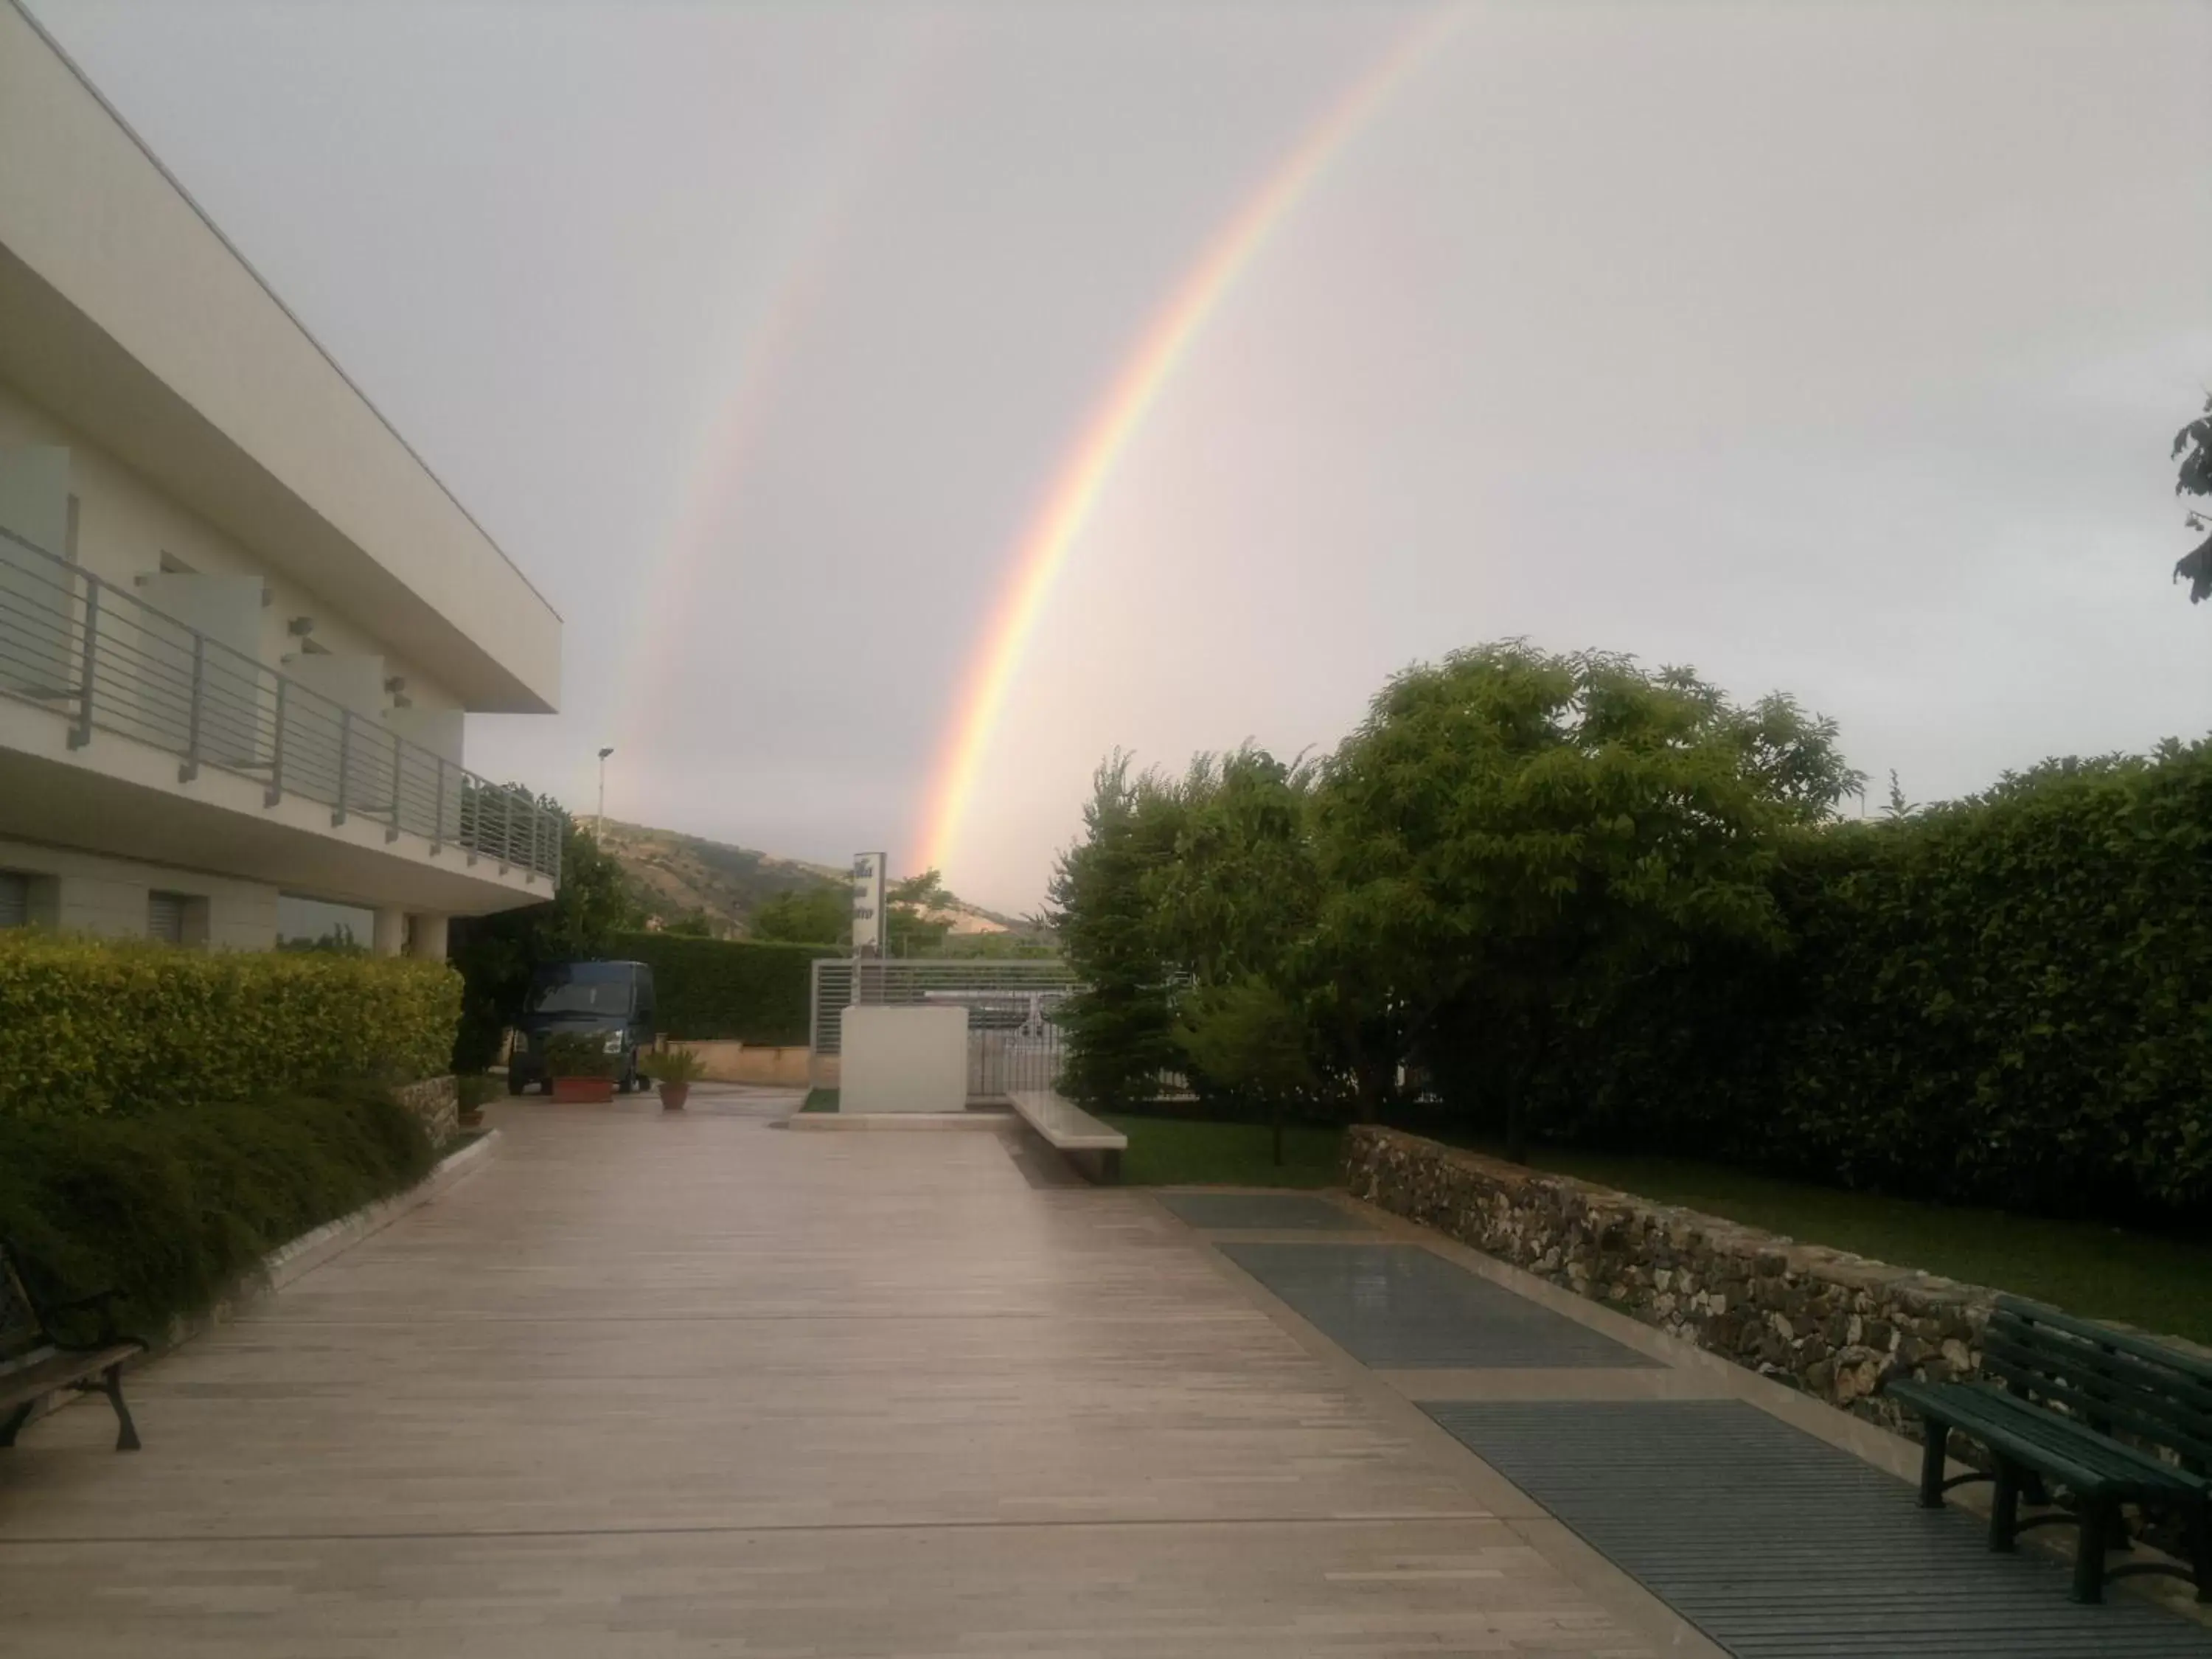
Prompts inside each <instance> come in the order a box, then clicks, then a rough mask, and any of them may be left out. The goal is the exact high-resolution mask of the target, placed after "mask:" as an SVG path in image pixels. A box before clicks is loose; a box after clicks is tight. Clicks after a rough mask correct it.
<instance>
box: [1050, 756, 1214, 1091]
mask: <svg viewBox="0 0 2212 1659" xmlns="http://www.w3.org/2000/svg"><path fill="white" fill-rule="evenodd" d="M1180 817H1181V806H1180V804H1179V803H1178V801H1177V800H1176V798H1175V796H1174V794H1173V793H1171V792H1170V791H1168V790H1166V789H1164V788H1162V787H1160V785H1159V784H1158V781H1157V780H1154V779H1152V778H1150V777H1141V776H1140V777H1134V778H1133V777H1131V776H1130V775H1129V757H1128V756H1127V755H1126V754H1124V753H1122V752H1121V750H1115V752H1114V754H1113V755H1112V756H1111V757H1109V758H1108V759H1107V761H1106V762H1105V763H1104V764H1103V765H1102V766H1100V767H1099V769H1098V772H1097V776H1096V778H1095V779H1094V780H1093V784H1092V790H1091V801H1090V804H1089V805H1087V806H1085V808H1084V811H1083V823H1084V838H1083V840H1081V841H1080V842H1077V843H1076V844H1075V845H1074V846H1073V847H1071V848H1069V849H1068V850H1067V851H1066V853H1064V854H1061V855H1060V863H1059V866H1058V867H1057V868H1056V869H1055V871H1054V874H1053V879H1052V887H1051V894H1050V904H1051V909H1050V912H1049V916H1050V920H1051V921H1052V924H1053V926H1054V927H1055V928H1056V929H1057V930H1058V932H1059V933H1060V943H1061V945H1062V948H1063V950H1064V951H1065V953H1066V958H1067V963H1068V965H1069V966H1070V967H1071V968H1073V969H1074V970H1075V972H1076V974H1077V975H1078V976H1079V978H1080V980H1081V981H1082V984H1083V989H1082V990H1080V991H1079V992H1078V993H1077V994H1074V995H1073V996H1070V997H1069V998H1067V999H1066V1000H1065V1001H1064V1002H1062V1003H1061V1004H1060V1007H1059V1009H1058V1011H1057V1012H1055V1014H1054V1020H1055V1022H1056V1023H1057V1024H1059V1025H1060V1029H1061V1030H1063V1031H1065V1032H1066V1035H1067V1058H1066V1065H1065V1066H1064V1068H1063V1070H1062V1072H1061V1086H1062V1087H1063V1088H1065V1089H1066V1091H1067V1092H1068V1093H1069V1094H1070V1095H1072V1096H1073V1097H1075V1098H1076V1099H1078V1100H1079V1101H1081V1102H1083V1103H1085V1105H1091V1106H1112V1105H1123V1104H1127V1103H1130V1102H1133V1101H1137V1100H1142V1099H1145V1098H1147V1097H1150V1096H1151V1095H1152V1093H1153V1092H1154V1091H1156V1090H1157V1089H1158V1084H1159V1076H1160V1073H1163V1072H1166V1071H1171V1070H1173V1069H1174V1068H1175V1066H1176V1059H1177V1051H1176V1045H1175V1040H1174V1036H1173V1027H1174V1022H1175V1005H1174V999H1173V996H1172V994H1171V992H1170V976H1171V971H1172V970H1171V969H1170V967H1169V965H1168V963H1167V962H1166V961H1165V960H1164V957H1163V954H1162V951H1161V948H1160V941H1159V931H1158V927H1157V925H1156V922H1155V919H1154V914H1153V902H1152V898H1151V896H1149V895H1148V893H1147V891H1146V882H1147V878H1148V877H1150V876H1152V874H1153V873H1154V872H1157V871H1158V870H1159V869H1160V868H1161V867H1162V866H1164V864H1165V863H1166V862H1167V861H1168V860H1170V859H1172V858H1173V857H1174V855H1175V844H1176V830H1177V828H1178V825H1179V820H1180Z"/></svg>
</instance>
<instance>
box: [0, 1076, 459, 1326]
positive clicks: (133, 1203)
mask: <svg viewBox="0 0 2212 1659" xmlns="http://www.w3.org/2000/svg"><path fill="white" fill-rule="evenodd" d="M430 1162H431V1149H430V1146H429V1143H428V1140H427V1139H424V1136H423V1132H422V1124H421V1122H420V1121H418V1120H417V1119H416V1117H415V1115H414V1114H413V1113H411V1112H409V1111H407V1110H406V1109H404V1108H403V1107H401V1106H399V1105H398V1104H396V1103H394V1102H393V1100H392V1096H391V1092H390V1091H389V1090H387V1089H386V1088H384V1087H382V1086H380V1085H372V1084H362V1085H351V1086H345V1087H337V1088H331V1089H325V1090H322V1091H317V1092H316V1093H314V1094H313V1095H310V1096H304V1097H302V1096H286V1097H278V1098H275V1099H271V1100H268V1101H264V1102H259V1103H240V1102H230V1103H221V1104H215V1105H203V1106H197V1107H192V1108H185V1109H172V1110H167V1111H161V1112H155V1113H152V1114H149V1115H144V1116H122V1115H110V1116H105V1117H50V1118H43V1119H27V1118H8V1117H0V1239H5V1240H6V1241H7V1243H8V1244H9V1247H10V1249H11V1250H12V1251H13V1252H14V1253H15V1255H16V1256H17V1257H18V1259H19V1261H21V1266H22V1267H23V1270H24V1276H25V1278H26V1279H27V1280H28V1281H29V1283H30V1285H31V1288H32V1290H33V1293H34V1294H38V1295H40V1296H42V1297H45V1298H46V1300H48V1301H61V1300H65V1299H67V1298H69V1297H72V1296H81V1295H88V1294H90V1293H91V1292H93V1291H104V1290H112V1291H116V1292H118V1295H119V1296H120V1297H121V1306H120V1307H119V1308H118V1310H117V1323H118V1326H119V1327H120V1328H122V1329H124V1330H125V1331H127V1332H131V1333H133V1334H138V1335H143V1336H146V1337H149V1338H153V1337H158V1336H159V1335H160V1334H161V1332H162V1330H163V1329H164V1328H166V1327H167V1323H168V1322H169V1321H170V1320H171V1319H172V1318H173V1317H174V1316H178V1315H180V1314H187V1313H193V1312H197V1311H198V1310H201V1309H204V1308H205V1307H206V1306H207V1305H208V1304H210V1303H212V1302H213V1301H214V1300H215V1299H216V1297H219V1296H221V1295H222V1293H223V1292H224V1291H227V1290H228V1289H230V1288H231V1287H232V1286H234V1285H236V1284H237V1283H238V1282H239V1281H240V1279H244V1278H246V1276H248V1275H250V1274H251V1273H253V1272H254V1271H255V1270H256V1269H257V1268H258V1267H259V1266H260V1264H261V1261H262V1260H263V1258H264V1256H266V1255H268V1253H269V1252H270V1251H271V1250H273V1249H276V1247H277V1246H279V1245H281V1244H284V1243H289V1241H291V1240H292V1239H295V1238H296V1237H299V1236H300V1235H301V1234H302V1233H305V1232H307V1231H311V1230H312V1229H313V1228H316V1227H319V1226H320V1225H323V1224H324V1223H325V1222H328V1221H334V1220H336V1219H337V1218H339V1217H340V1216H343V1215H345V1214H347V1213H349V1212H351V1211H353V1210H356V1209H358V1208H360V1207H361V1206H362V1205H364V1204H368V1203H371V1202H373V1201H374V1200H377V1199H380V1198H384V1197H386V1196H388V1195H390V1194H392V1193H395V1192H398V1191H400V1190H402V1189H403V1188H407V1187H410V1186H411V1185H413V1184H414V1183H415V1182H417V1181H419V1180H421V1179H422V1176H424V1175H425V1174H426V1173H427V1172H428V1170H429V1167H430ZM63 1334H64V1335H74V1336H76V1338H77V1339H78V1340H91V1339H92V1338H93V1337H94V1335H96V1334H97V1333H96V1332H95V1331H94V1330H93V1329H92V1328H89V1327H88V1326H82V1325H80V1326H78V1327H76V1328H73V1329H70V1330H66V1331H64V1333H63Z"/></svg>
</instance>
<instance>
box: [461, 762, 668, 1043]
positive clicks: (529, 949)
mask: <svg viewBox="0 0 2212 1659" xmlns="http://www.w3.org/2000/svg"><path fill="white" fill-rule="evenodd" d="M538 805H540V806H542V807H544V808H545V809H546V810H547V811H551V812H554V813H556V814H558V815H559V817H560V820H561V885H560V887H559V888H558V889H557V890H556V891H555V893H554V895H553V896H552V897H551V898H550V899H549V900H547V901H546V902H544V903H542V904H533V905H531V906H529V907H527V908H524V909H520V910H505V911H501V913H500V914H498V915H490V916H467V917H457V918H456V919H455V920H454V921H453V928H452V932H451V935H450V939H449V947H448V951H447V954H448V955H449V957H451V959H452V961H453V965H454V966H455V967H456V968H458V969H460V971H461V981H462V992H461V1027H460V1033H459V1036H458V1037H457V1038H456V1039H455V1042H454V1047H453V1069H454V1070H455V1071H457V1072H481V1071H483V1069H484V1067H486V1066H489V1065H490V1064H491V1063H492V1061H493V1060H494V1059H495V1058H496V1057H497V1055H498V1053H499V1044H500V1039H501V1036H502V1035H503V1034H504V1033H505V1031H506V1030H507V1028H508V1027H509V1026H511V1025H513V1024H514V1023H515V1021H516V1019H517V1018H519V1017H520V1014H521V1012H522V1004H523V999H524V997H525V996H526V994H528V992H529V989H530V976H531V975H532V972H534V971H535V970H536V969H537V967H538V964H539V963H544V962H570V961H580V960H589V959H590V958H592V957H604V956H605V955H606V954H607V952H608V951H610V950H611V948H612V947H613V945H614V939H615V935H616V934H617V933H621V932H623V931H624V930H625V929H628V928H632V927H636V926H637V925H638V924H639V922H640V921H641V916H640V915H639V912H638V908H637V904H636V902H635V899H634V898H633V897H632V896H631V895H630V891H629V885H628V884H627V883H626V882H625V881H624V879H623V870H622V866H621V865H620V864H618V863H617V861H616V860H615V858H614V856H613V855H612V854H610V853H608V852H607V851H606V850H605V848H602V847H600V845H599V838H598V837H597V836H594V835H592V833H591V831H589V830H588V829H579V828H578V827H577V825H576V821H575V820H574V818H573V817H570V816H569V815H568V809H567V808H566V807H564V806H562V805H561V804H560V802H558V801H556V800H555V799H552V797H550V795H549V796H544V797H541V798H540V799H539V801H538Z"/></svg>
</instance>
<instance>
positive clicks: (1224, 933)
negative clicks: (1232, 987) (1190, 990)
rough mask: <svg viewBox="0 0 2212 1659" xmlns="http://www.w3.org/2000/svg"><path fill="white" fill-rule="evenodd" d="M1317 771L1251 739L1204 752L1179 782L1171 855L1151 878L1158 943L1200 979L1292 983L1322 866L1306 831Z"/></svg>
mask: <svg viewBox="0 0 2212 1659" xmlns="http://www.w3.org/2000/svg"><path fill="white" fill-rule="evenodd" d="M1313 779H1314V769H1313V768H1312V767H1311V766H1310V765H1309V764H1307V763H1305V762H1304V761H1303V760H1300V761H1298V762H1296V763H1291V764H1287V765H1286V764H1285V763H1283V762H1281V761H1279V760H1277V759H1276V758H1275V757H1273V755H1270V754H1269V753H1268V752H1267V750H1264V749H1257V748H1254V747H1252V746H1251V745H1249V744H1247V745H1246V746H1244V747H1243V748H1241V749H1237V750H1231V752H1230V753H1228V754H1226V755H1221V756H1213V755H1200V757H1197V758H1196V759H1195V760H1194V761H1193V762H1192V763H1191V765H1190V769H1189V771H1188V773H1187V774H1185V775H1184V777H1183V779H1182V781H1181V782H1180V783H1179V784H1176V785H1173V786H1168V785H1159V786H1156V787H1158V788H1159V789H1160V790H1161V791H1162V792H1163V793H1171V794H1172V796H1173V799H1174V801H1175V805H1176V839H1175V849H1174V851H1175V856H1174V857H1173V858H1172V859H1170V860H1166V861H1165V862H1164V863H1163V864H1161V865H1160V866H1159V867H1158V869H1156V870H1155V871H1154V872H1152V876H1151V877H1150V878H1149V881H1148V884H1147V886H1146V897H1147V899H1148V900H1149V901H1150V902H1151V903H1152V908H1153V912H1154V917H1155V927H1156V928H1157V930H1158V941H1159V944H1160V945H1161V947H1162V949H1163V951H1164V954H1165V955H1166V956H1167V957H1168V958H1170V960H1171V961H1173V963H1175V965H1176V968H1177V969H1180V970H1181V971H1182V972H1183V973H1186V974H1188V975H1190V977H1191V978H1192V979H1193V980H1194V981H1196V982H1197V983H1199V984H1200V985H1216V984H1229V983H1232V982H1235V981H1242V980H1246V979H1249V978H1252V977H1255V976H1259V977H1263V978H1266V979H1267V980H1269V981H1273V982H1274V983H1275V984H1276V985H1277V986H1278V987H1279V988H1281V987H1285V986H1286V984H1287V981H1288V979H1289V977H1290V969H1291V957H1292V956H1293V954H1294V952H1295V951H1296V950H1297V945H1298V944H1299V942H1300V940H1301V939H1303V938H1304V936H1305V935H1306V934H1307V933H1310V931H1311V929H1312V927H1313V916H1314V911H1315V906H1316V899H1317V896H1318V893H1317V884H1318V872H1317V871H1316V868H1315V866H1314V861H1313V855H1312V848H1311V844H1310V840H1309V836H1308V823H1307V817H1308V797H1309V795H1310V792H1311V790H1312V787H1313Z"/></svg>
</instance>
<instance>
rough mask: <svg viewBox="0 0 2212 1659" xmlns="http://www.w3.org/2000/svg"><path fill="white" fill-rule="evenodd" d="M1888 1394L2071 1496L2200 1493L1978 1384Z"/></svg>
mask: <svg viewBox="0 0 2212 1659" xmlns="http://www.w3.org/2000/svg"><path fill="white" fill-rule="evenodd" d="M1887 1393H1889V1394H1890V1395H1893V1396H1894V1397H1896V1398H1897V1399H1898V1400H1899V1401H1900V1402H1901V1403H1902V1404H1904V1405H1905V1406H1907V1407H1910V1408H1911V1409H1912V1410H1914V1411H1916V1412H1917V1413H1920V1415H1921V1416H1923V1417H1924V1418H1926V1419H1928V1420H1929V1422H1931V1423H1937V1424H1941V1425H1943V1426H1944V1427H1946V1428H1951V1429H1956V1430H1958V1431H1960V1433H1962V1434H1966V1435H1970V1436H1972V1437H1973V1438H1975V1439H1977V1440H1979V1441H1981V1442H1982V1443H1984V1444H1985V1445H1987V1446H1988V1447H1989V1448H1990V1450H1992V1451H1995V1452H2001V1453H2002V1454H2003V1455H2005V1456H2007V1457H2009V1458H2011V1459H2013V1460H2014V1461H2015V1462H2019V1463H2024V1464H2027V1465H2029V1466H2031V1467H2033V1468H2035V1469H2037V1470H2039V1471H2040V1472H2041V1473H2042V1474H2045V1475H2048V1476H2049V1477H2050V1478H2051V1479H2052V1480H2057V1481H2058V1482H2060V1483H2061V1484H2062V1485H2063V1486H2070V1487H2072V1488H2073V1489H2074V1490H2075V1492H2083V1493H2106V1494H2110V1495H2112V1496H2116V1497H2131V1496H2136V1495H2139V1494H2147V1495H2149V1496H2153V1497H2160V1496H2164V1497H2182V1498H2201V1497H2203V1494H2204V1493H2205V1492H2206V1490H2207V1486H2206V1483H2205V1482H2204V1481H2203V1480H2201V1479H2199V1478H2198V1477H2197V1476H2195V1475H2192V1474H2189V1473H2188V1472H2187V1471H2186V1470H2184V1469H2180V1468H2176V1467H2174V1466H2173V1465H2172V1464H2171V1463H2165V1462H2160V1461H2159V1460H2158V1459H2156V1458H2154V1457H2153V1456H2151V1455H2149V1454H2148V1453H2145V1452H2138V1451H2136V1450H2135V1449H2133V1448H2132V1447H2129V1446H2124V1445H2122V1444H2120V1443H2118V1441H2115V1440H2109V1439H2107V1438H2106V1437H2104V1436H2102V1435H2100V1434H2099V1433H2098V1432H2097V1431H2095V1430H2094V1429H2092V1428H2088V1427H2087V1426H2085V1425H2081V1424H2078V1423H2075V1422H2073V1421H2072V1420H2070V1419H2067V1418H2063V1417H2060V1416H2058V1415H2057V1413H2053V1412H2048V1411H2045V1410H2044V1409H2043V1408H2042V1407H2039V1406H2033V1405H2030V1404H2028V1403H2027V1402H2026V1401H2014V1400H2013V1399H2012V1398H2011V1396H2009V1395H2004V1394H2002V1393H2000V1392H1998V1391H1996V1390H1994V1389H1988V1388H1986V1387H1984V1385H1982V1384H1979V1383H1897V1384H1894V1385H1893V1386H1892V1387H1891V1388H1890V1389H1888V1390H1887Z"/></svg>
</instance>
